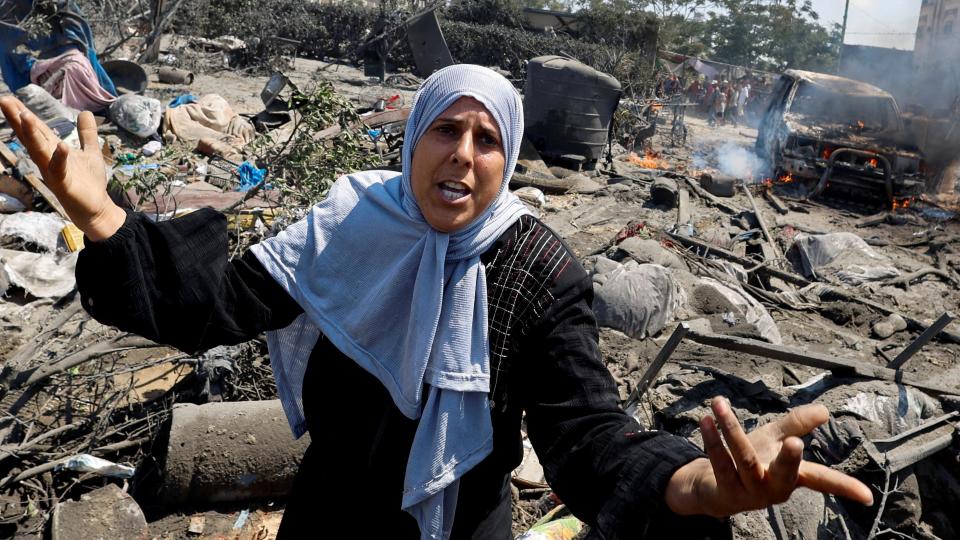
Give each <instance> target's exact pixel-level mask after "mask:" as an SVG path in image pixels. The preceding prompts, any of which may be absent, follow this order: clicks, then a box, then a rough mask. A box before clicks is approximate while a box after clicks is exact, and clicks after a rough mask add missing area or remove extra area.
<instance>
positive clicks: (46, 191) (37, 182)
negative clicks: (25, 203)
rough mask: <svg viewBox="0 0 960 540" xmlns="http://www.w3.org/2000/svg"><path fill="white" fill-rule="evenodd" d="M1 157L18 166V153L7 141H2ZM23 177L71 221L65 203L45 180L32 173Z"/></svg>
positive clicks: (13, 165)
mask: <svg viewBox="0 0 960 540" xmlns="http://www.w3.org/2000/svg"><path fill="white" fill-rule="evenodd" d="M0 157H2V158H3V161H5V162H7V165H8V166H9V167H10V168H12V169H16V168H17V155H16V154H14V153H13V150H10V147H8V146H7V145H6V143H2V142H0ZM23 179H24V181H26V182H27V183H28V184H30V187H32V188H33V189H35V190H37V192H38V193H39V194H40V196H41V197H43V200H45V201H47V203H48V204H49V205H50V206H51V207H52V208H53V209H54V210H55V211H56V212H57V213H58V214H60V217H62V218H63V219H65V220H67V221H70V216H68V215H67V211H66V210H64V209H63V205H62V204H60V201H58V200H57V196H56V195H54V194H53V192H52V191H50V188H48V187H47V185H46V184H44V183H43V180H41V179H39V178H37V177H36V176H35V175H33V174H30V173H27V174H25V175H23Z"/></svg>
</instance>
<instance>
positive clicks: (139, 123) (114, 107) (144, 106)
mask: <svg viewBox="0 0 960 540" xmlns="http://www.w3.org/2000/svg"><path fill="white" fill-rule="evenodd" d="M161 118H163V105H161V104H160V102H159V101H157V100H155V99H153V98H148V97H143V96H140V95H137V94H124V95H122V96H120V97H118V98H117V100H116V101H114V102H113V104H111V105H110V119H111V120H113V122H114V123H115V124H117V125H118V126H120V127H122V128H123V129H125V130H127V131H129V132H130V133H133V134H134V135H136V136H137V137H141V138H147V137H149V136H151V135H153V134H154V133H156V132H157V128H159V127H160V119H161Z"/></svg>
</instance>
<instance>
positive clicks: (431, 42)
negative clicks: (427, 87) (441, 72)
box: [407, 9, 454, 77]
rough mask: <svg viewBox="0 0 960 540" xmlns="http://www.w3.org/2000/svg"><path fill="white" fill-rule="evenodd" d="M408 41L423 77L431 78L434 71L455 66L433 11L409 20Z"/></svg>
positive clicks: (418, 70)
mask: <svg viewBox="0 0 960 540" xmlns="http://www.w3.org/2000/svg"><path fill="white" fill-rule="evenodd" d="M407 40H408V41H409V42H410V49H411V50H412V51H413V61H414V63H416V64H417V72H418V74H419V75H420V76H421V77H429V76H430V74H431V73H433V72H434V71H436V70H438V69H440V68H445V67H447V66H452V65H453V64H454V61H453V56H451V55H450V49H449V48H448V47H447V41H446V40H445V39H443V31H441V30H440V21H438V20H437V14H436V11H434V10H433V9H431V10H429V11H426V12H424V13H419V14H417V15H414V16H413V17H410V18H409V19H407Z"/></svg>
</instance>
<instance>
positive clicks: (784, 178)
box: [777, 173, 795, 184]
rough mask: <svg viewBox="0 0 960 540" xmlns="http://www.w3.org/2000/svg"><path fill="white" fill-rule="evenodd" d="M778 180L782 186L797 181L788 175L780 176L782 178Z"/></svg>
mask: <svg viewBox="0 0 960 540" xmlns="http://www.w3.org/2000/svg"><path fill="white" fill-rule="evenodd" d="M777 180H778V181H779V182H780V183H781V184H789V183H790V182H793V181H794V180H795V178H794V177H793V175H792V174H790V173H787V174H782V175H780V178H778V179H777Z"/></svg>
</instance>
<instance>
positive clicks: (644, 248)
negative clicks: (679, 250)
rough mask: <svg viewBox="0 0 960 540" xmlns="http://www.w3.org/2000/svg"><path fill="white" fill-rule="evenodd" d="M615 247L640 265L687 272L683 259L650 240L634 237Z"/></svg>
mask: <svg viewBox="0 0 960 540" xmlns="http://www.w3.org/2000/svg"><path fill="white" fill-rule="evenodd" d="M617 247H618V248H619V249H622V250H623V251H625V252H626V253H627V254H628V255H630V257H632V258H633V259H634V260H635V261H637V262H638V263H641V264H643V263H651V264H659V265H660V266H664V267H666V268H682V269H684V270H687V265H686V263H684V262H683V259H681V258H680V257H679V256H678V255H677V254H676V253H674V252H672V251H670V250H668V249H666V248H664V247H663V246H661V245H660V242H658V241H656V240H653V239H650V238H637V237H636V236H632V237H630V238H627V239H626V240H624V241H623V242H620V245H619V246H617Z"/></svg>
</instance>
